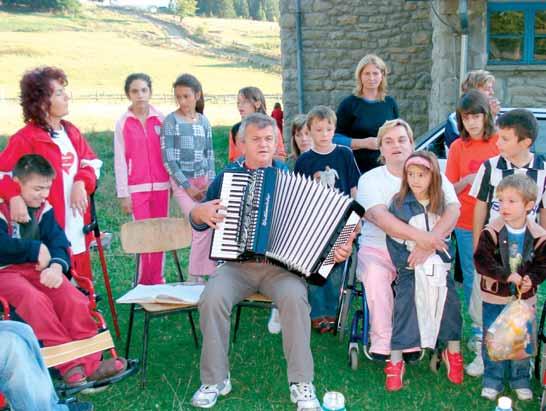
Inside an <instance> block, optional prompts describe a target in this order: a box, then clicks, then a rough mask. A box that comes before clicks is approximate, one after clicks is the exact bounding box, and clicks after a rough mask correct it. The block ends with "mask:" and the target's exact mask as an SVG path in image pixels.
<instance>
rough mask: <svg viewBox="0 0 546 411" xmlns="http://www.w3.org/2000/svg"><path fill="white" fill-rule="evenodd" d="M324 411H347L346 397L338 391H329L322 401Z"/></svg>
mask: <svg viewBox="0 0 546 411" xmlns="http://www.w3.org/2000/svg"><path fill="white" fill-rule="evenodd" d="M322 409H323V410H324V411H346V410H345V397H344V396H343V394H342V393H340V392H337V391H328V392H327V393H326V394H324V398H323V399H322Z"/></svg>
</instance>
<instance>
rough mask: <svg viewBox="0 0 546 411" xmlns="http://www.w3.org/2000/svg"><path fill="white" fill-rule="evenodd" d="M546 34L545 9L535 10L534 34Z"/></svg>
mask: <svg viewBox="0 0 546 411" xmlns="http://www.w3.org/2000/svg"><path fill="white" fill-rule="evenodd" d="M540 35H546V10H537V11H536V12H535V36H540Z"/></svg>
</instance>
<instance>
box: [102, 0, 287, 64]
mask: <svg viewBox="0 0 546 411" xmlns="http://www.w3.org/2000/svg"><path fill="white" fill-rule="evenodd" d="M112 9H114V10H115V11H117V12H118V13H122V14H129V15H132V16H136V17H138V18H140V19H142V20H144V21H147V22H148V23H151V24H154V25H155V26H157V27H159V28H161V29H162V30H163V31H164V32H165V33H167V35H168V41H169V43H170V45H172V46H174V47H176V48H179V49H181V50H184V51H186V52H190V53H195V54H199V55H202V56H203V55H204V56H209V57H221V58H225V59H228V60H232V61H236V62H239V63H243V64H248V65H250V66H252V67H255V68H258V69H265V70H268V71H274V72H277V73H280V71H281V65H280V59H276V58H273V57H270V56H266V55H263V54H259V53H256V51H255V50H249V49H247V48H246V47H244V46H240V45H233V46H226V45H224V44H221V43H220V42H217V41H214V40H211V39H208V38H202V37H197V36H195V35H193V34H192V33H190V32H189V31H188V30H187V29H186V28H185V27H184V26H183V25H180V24H175V23H172V22H170V21H167V20H164V19H162V18H159V17H156V16H152V15H150V14H147V13H141V12H139V11H133V10H126V9H123V8H117V7H116V8H113V7H112Z"/></svg>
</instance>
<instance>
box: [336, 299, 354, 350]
mask: <svg viewBox="0 0 546 411" xmlns="http://www.w3.org/2000/svg"><path fill="white" fill-rule="evenodd" d="M342 292H343V293H344V295H343V297H342V299H341V305H340V308H339V315H338V321H337V332H338V339H339V342H343V339H344V338H345V333H346V331H347V320H348V318H349V309H350V308H351V300H352V298H351V297H352V292H353V290H352V289H349V288H347V289H345V290H343V291H342Z"/></svg>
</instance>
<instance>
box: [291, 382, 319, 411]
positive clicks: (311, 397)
mask: <svg viewBox="0 0 546 411" xmlns="http://www.w3.org/2000/svg"><path fill="white" fill-rule="evenodd" d="M290 400H291V401H292V402H293V403H294V404H296V405H297V407H298V408H297V410H298V411H321V406H320V402H319V400H318V399H317V396H316V394H315V386H314V385H313V384H312V383H310V382H298V383H293V384H290Z"/></svg>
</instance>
